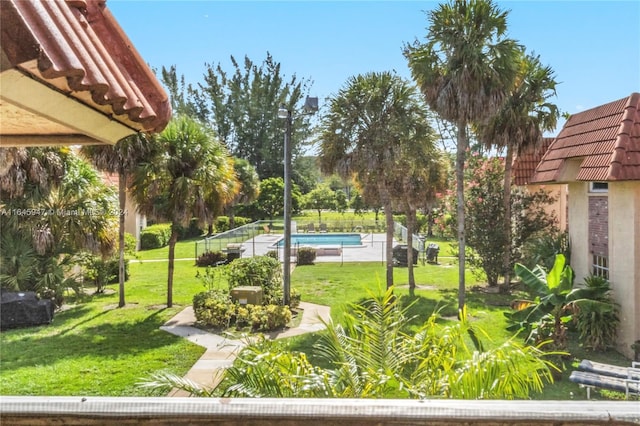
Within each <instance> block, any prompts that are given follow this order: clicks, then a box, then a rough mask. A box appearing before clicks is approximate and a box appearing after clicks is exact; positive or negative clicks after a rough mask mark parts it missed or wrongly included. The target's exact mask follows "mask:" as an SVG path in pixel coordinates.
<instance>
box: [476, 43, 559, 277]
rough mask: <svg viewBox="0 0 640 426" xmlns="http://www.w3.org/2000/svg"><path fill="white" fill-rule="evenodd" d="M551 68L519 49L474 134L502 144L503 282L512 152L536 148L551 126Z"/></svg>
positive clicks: (507, 268)
mask: <svg viewBox="0 0 640 426" xmlns="http://www.w3.org/2000/svg"><path fill="white" fill-rule="evenodd" d="M556 84H557V83H556V81H555V79H554V73H553V69H551V67H549V66H543V65H542V64H541V63H540V57H539V56H533V55H526V54H525V52H524V51H521V52H520V57H519V60H518V74H517V77H516V80H515V82H514V85H513V87H512V88H511V89H510V92H509V97H508V98H507V101H506V102H505V103H504V105H503V106H502V108H500V110H499V111H498V113H497V114H496V115H495V116H493V117H491V119H489V120H488V121H487V122H486V123H482V124H480V125H479V126H478V137H479V139H480V140H481V142H483V143H484V144H485V145H486V146H487V147H497V148H500V149H503V148H506V150H507V153H506V158H505V171H504V211H505V216H504V217H505V221H504V225H503V226H504V233H505V236H506V239H505V241H506V244H507V246H506V247H505V249H504V284H505V286H508V285H509V282H510V276H511V245H512V241H511V181H512V177H511V175H512V173H511V172H512V166H513V158H514V154H516V155H521V154H522V153H523V152H525V151H527V150H530V149H533V148H537V147H538V146H539V145H540V143H541V142H542V135H543V132H545V131H550V130H553V129H555V127H556V123H557V121H558V115H559V113H558V107H557V106H556V105H554V104H552V103H550V102H549V101H548V100H549V98H551V97H552V96H555V94H556Z"/></svg>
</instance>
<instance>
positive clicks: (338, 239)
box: [277, 233, 362, 247]
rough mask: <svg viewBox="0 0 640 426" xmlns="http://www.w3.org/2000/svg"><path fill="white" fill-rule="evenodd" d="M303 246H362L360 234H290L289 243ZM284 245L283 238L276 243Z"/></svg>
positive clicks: (280, 245) (279, 245)
mask: <svg viewBox="0 0 640 426" xmlns="http://www.w3.org/2000/svg"><path fill="white" fill-rule="evenodd" d="M297 244H299V245H301V246H302V245H304V246H344V247H346V246H352V247H354V246H362V240H361V239H360V234H333V233H332V234H291V245H292V246H295V245H297ZM277 246H278V247H282V246H284V239H281V240H280V241H278V243H277Z"/></svg>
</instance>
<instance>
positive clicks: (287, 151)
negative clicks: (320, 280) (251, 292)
mask: <svg viewBox="0 0 640 426" xmlns="http://www.w3.org/2000/svg"><path fill="white" fill-rule="evenodd" d="M317 110H318V98H310V97H308V96H307V100H306V101H305V104H304V113H303V115H309V114H313V113H314V112H316V111H317ZM278 118H283V119H285V120H286V121H285V132H284V266H283V268H284V271H283V274H282V289H283V293H284V304H285V305H287V306H289V305H290V304H291V128H292V127H293V115H292V114H291V111H290V110H288V109H287V108H286V107H285V106H284V105H281V106H280V108H279V109H278Z"/></svg>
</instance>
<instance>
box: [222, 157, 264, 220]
mask: <svg viewBox="0 0 640 426" xmlns="http://www.w3.org/2000/svg"><path fill="white" fill-rule="evenodd" d="M233 170H234V171H235V173H236V178H237V179H238V183H239V184H240V189H239V190H238V193H237V194H236V196H235V197H234V199H233V202H232V203H231V205H230V206H229V209H228V210H229V229H233V228H235V221H234V208H235V206H237V205H239V204H249V203H251V202H252V201H254V200H255V199H256V198H258V195H259V194H260V178H259V177H258V172H257V171H256V168H255V167H253V166H252V165H251V164H250V163H249V162H248V161H247V160H245V159H244V158H237V157H234V158H233Z"/></svg>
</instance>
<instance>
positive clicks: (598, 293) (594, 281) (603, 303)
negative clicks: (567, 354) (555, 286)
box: [574, 275, 620, 351]
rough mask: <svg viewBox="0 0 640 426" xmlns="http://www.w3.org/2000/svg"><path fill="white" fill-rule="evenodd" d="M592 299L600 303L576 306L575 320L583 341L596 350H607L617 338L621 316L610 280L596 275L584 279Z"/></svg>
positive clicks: (585, 344)
mask: <svg viewBox="0 0 640 426" xmlns="http://www.w3.org/2000/svg"><path fill="white" fill-rule="evenodd" d="M584 284H585V288H586V290H588V291H590V293H591V294H590V297H589V299H590V300H593V301H595V302H599V303H583V304H580V305H578V306H577V307H576V311H577V312H576V314H575V316H574V321H575V323H576V327H577V329H578V332H579V333H580V341H581V343H582V344H583V345H584V346H585V347H587V348H590V349H593V350H594V351H598V350H606V349H608V348H609V347H611V346H613V345H614V343H615V340H616V335H617V331H618V326H619V325H620V317H618V307H617V305H616V304H615V302H613V299H612V297H611V287H610V285H609V281H607V280H606V279H605V278H603V277H598V276H595V275H592V276H589V277H587V278H585V279H584Z"/></svg>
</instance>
